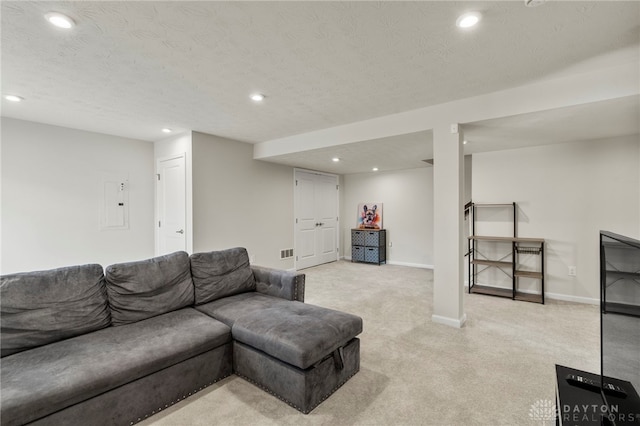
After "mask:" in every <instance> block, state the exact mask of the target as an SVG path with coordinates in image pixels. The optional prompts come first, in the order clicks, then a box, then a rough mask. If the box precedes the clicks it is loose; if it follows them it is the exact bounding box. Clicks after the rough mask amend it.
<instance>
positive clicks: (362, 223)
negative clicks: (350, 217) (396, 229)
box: [357, 203, 382, 229]
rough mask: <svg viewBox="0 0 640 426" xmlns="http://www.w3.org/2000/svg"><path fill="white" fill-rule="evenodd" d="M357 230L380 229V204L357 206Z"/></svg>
mask: <svg viewBox="0 0 640 426" xmlns="http://www.w3.org/2000/svg"><path fill="white" fill-rule="evenodd" d="M357 228H358V229H382V203H360V204H358V226H357Z"/></svg>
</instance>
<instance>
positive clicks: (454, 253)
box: [431, 123, 467, 328]
mask: <svg viewBox="0 0 640 426" xmlns="http://www.w3.org/2000/svg"><path fill="white" fill-rule="evenodd" d="M462 146H463V144H462V134H461V130H459V126H458V124H457V123H456V124H441V125H439V126H436V127H434V129H433V161H434V164H433V167H434V173H433V181H434V188H433V198H434V209H433V213H434V214H433V220H434V226H433V228H434V229H433V231H434V232H433V234H434V235H433V245H434V246H433V251H434V271H433V316H432V317H431V319H432V321H434V322H438V323H441V324H446V325H450V326H453V327H458V328H459V327H462V325H463V324H464V322H465V320H466V318H467V317H466V314H465V313H464V306H463V299H462V297H463V292H464V263H463V262H464V252H463V247H464V242H463V239H464V228H463V223H464V212H463V208H464V202H463V198H464V153H463V148H462Z"/></svg>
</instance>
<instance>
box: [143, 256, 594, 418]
mask: <svg viewBox="0 0 640 426" xmlns="http://www.w3.org/2000/svg"><path fill="white" fill-rule="evenodd" d="M304 272H305V273H306V274H307V280H306V282H307V285H306V302H307V303H312V304H316V305H320V306H324V307H328V308H333V309H339V310H343V311H346V312H350V313H354V314H356V315H360V316H361V317H362V318H363V319H364V332H363V333H362V334H361V335H360V339H361V369H360V372H359V373H358V374H356V375H355V376H354V377H353V378H352V379H351V380H350V381H349V382H347V383H346V384H345V385H344V386H343V387H342V388H340V389H339V390H338V391H337V392H336V393H334V394H333V395H332V396H331V397H329V399H328V400H326V401H324V402H323V403H322V404H320V406H319V407H317V408H316V409H315V410H314V411H312V412H311V413H310V414H308V415H304V414H301V413H299V412H298V411H296V410H294V409H293V408H291V407H289V406H288V405H286V404H285V403H283V402H281V401H280V400H278V399H276V398H275V397H273V396H271V395H269V394H267V393H265V392H263V391H262V390H260V389H258V388H257V387H255V386H253V385H251V384H249V383H247V382H246V381H244V380H242V379H240V378H238V377H236V376H231V377H229V378H227V379H225V380H223V381H221V382H220V383H217V384H215V385H213V386H212V387H209V388H207V389H206V390H204V391H201V392H199V393H197V394H195V395H194V396H191V397H189V398H187V399H186V400H184V401H181V402H180V403H178V404H176V405H174V406H172V407H170V408H169V409H167V410H165V411H162V412H160V413H159V414H156V415H155V416H153V417H151V418H149V419H148V420H146V421H144V422H143V423H141V424H143V425H176V426H178V425H180V426H182V425H185V426H186V425H329V424H331V425H474V424H477V425H536V424H538V425H540V424H543V422H542V421H541V420H540V419H538V420H535V419H534V417H535V416H532V415H531V413H532V412H531V408H532V405H533V404H541V403H546V401H551V400H553V399H554V386H555V373H554V364H556V363H558V364H563V365H567V366H570V367H574V368H578V369H583V370H589V371H593V372H598V371H599V353H600V352H599V350H600V349H599V333H600V331H599V314H598V308H597V306H591V305H581V304H572V303H561V302H556V301H548V303H547V304H546V305H539V304H533V303H527V302H516V301H512V300H509V299H502V298H496V297H491V296H484V295H469V294H466V295H465V311H466V313H467V318H468V319H467V323H466V325H465V327H463V328H462V329H455V328H451V327H448V326H444V325H439V324H435V323H433V322H432V321H431V314H432V290H433V273H432V271H430V270H426V269H416V268H408V267H402V266H394V265H382V266H376V265H367V264H354V263H350V262H345V261H341V262H337V263H332V264H327V265H323V266H319V267H316V268H310V269H307V270H305V271H304ZM545 424H551V423H550V422H546V423H545Z"/></svg>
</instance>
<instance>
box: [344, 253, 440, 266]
mask: <svg viewBox="0 0 640 426" xmlns="http://www.w3.org/2000/svg"><path fill="white" fill-rule="evenodd" d="M341 259H343V260H348V261H351V257H350V256H342V257H341ZM387 264H388V265H398V266H409V267H411V268H422V269H433V265H426V264H423V263H411V262H398V261H395V260H387Z"/></svg>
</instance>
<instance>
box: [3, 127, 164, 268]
mask: <svg viewBox="0 0 640 426" xmlns="http://www.w3.org/2000/svg"><path fill="white" fill-rule="evenodd" d="M103 173H115V174H120V175H128V179H129V228H128V229H122V230H109V231H104V230H103V231H101V230H100V209H101V200H102V175H103ZM153 185H154V183H153V145H152V144H151V143H149V142H144V141H139V140H133V139H125V138H121V137H116V136H109V135H103V134H99V133H91V132H85V131H80V130H73V129H68V128H63V127H56V126H50V125H45V124H39V123H33V122H28V121H21V120H15V119H9V118H2V212H1V213H2V218H1V222H2V237H1V240H2V259H1V267H2V273H3V274H6V273H12V272H19V271H30V270H41V269H49V268H55V267H60V266H67V265H76V264H83V263H99V264H101V265H103V266H107V265H109V264H112V263H117V262H124V261H130V260H136V259H142V258H147V257H151V256H153V253H154V250H153V246H154V240H153V219H154V209H153Z"/></svg>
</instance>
